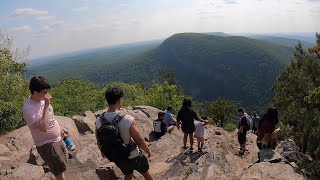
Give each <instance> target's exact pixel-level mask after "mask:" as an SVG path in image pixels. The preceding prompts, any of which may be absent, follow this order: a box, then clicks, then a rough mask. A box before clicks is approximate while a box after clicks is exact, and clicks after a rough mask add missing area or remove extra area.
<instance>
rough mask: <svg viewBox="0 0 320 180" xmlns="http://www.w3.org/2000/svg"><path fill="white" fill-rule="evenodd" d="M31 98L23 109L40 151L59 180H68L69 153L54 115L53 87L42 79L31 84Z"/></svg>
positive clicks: (36, 78) (32, 80) (62, 132)
mask: <svg viewBox="0 0 320 180" xmlns="http://www.w3.org/2000/svg"><path fill="white" fill-rule="evenodd" d="M29 89H30V92H31V96H29V98H28V99H27V101H26V102H25V103H24V105H23V118H24V120H25V121H26V123H27V125H28V127H29V129H30V132H31V135H32V138H33V141H34V143H35V145H36V148H37V151H38V153H39V155H40V157H41V158H42V159H43V160H44V162H45V163H46V164H47V165H48V166H49V168H50V171H51V172H52V173H53V174H54V176H55V178H56V179H57V180H64V179H66V178H65V175H64V172H65V171H66V169H67V150H66V148H65V144H64V142H63V140H62V137H64V131H63V130H62V128H61V126H60V125H59V122H58V121H57V120H56V118H55V116H54V114H53V108H52V106H51V101H52V97H51V96H50V95H49V93H48V91H49V90H50V85H49V84H48V81H47V79H45V78H44V77H41V76H38V77H33V78H32V79H31V80H30V84H29Z"/></svg>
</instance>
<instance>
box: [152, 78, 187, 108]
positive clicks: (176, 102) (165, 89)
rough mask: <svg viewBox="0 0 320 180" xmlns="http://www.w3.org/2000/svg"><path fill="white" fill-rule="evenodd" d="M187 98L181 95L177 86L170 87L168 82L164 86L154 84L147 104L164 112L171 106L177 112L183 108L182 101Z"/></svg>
mask: <svg viewBox="0 0 320 180" xmlns="http://www.w3.org/2000/svg"><path fill="white" fill-rule="evenodd" d="M186 97H187V96H185V95H183V94H180V92H179V90H178V87H177V86H176V85H169V83H168V82H164V83H163V84H159V83H153V84H152V86H151V88H150V89H149V91H148V93H147V101H146V104H147V105H150V106H153V107H156V108H159V109H162V110H164V109H166V108H167V107H168V105H171V106H172V107H173V108H174V109H176V110H177V109H179V108H180V107H181V104H182V101H183V99H184V98H186ZM189 98H190V97H189Z"/></svg>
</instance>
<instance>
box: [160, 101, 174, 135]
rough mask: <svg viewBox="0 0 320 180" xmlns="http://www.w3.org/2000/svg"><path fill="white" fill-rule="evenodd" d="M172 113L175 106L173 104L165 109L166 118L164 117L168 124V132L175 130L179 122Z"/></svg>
mask: <svg viewBox="0 0 320 180" xmlns="http://www.w3.org/2000/svg"><path fill="white" fill-rule="evenodd" d="M172 113H173V107H172V106H168V108H167V110H166V111H165V115H164V119H163V122H164V123H165V124H166V126H167V132H168V133H171V132H172V131H173V130H174V127H175V126H176V124H177V121H176V120H175V118H174V117H173V115H172Z"/></svg>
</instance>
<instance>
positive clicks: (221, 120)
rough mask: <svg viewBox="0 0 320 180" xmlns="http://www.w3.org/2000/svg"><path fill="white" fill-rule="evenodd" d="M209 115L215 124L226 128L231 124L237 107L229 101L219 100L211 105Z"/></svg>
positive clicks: (208, 110)
mask: <svg viewBox="0 0 320 180" xmlns="http://www.w3.org/2000/svg"><path fill="white" fill-rule="evenodd" d="M207 112H208V115H209V116H210V117H211V118H213V120H214V121H215V124H217V125H218V126H220V127H224V125H225V124H228V123H229V122H230V119H231V117H232V116H233V115H234V112H235V105H234V104H233V103H232V102H231V101H228V100H224V99H222V98H218V99H217V100H216V101H214V102H213V103H212V104H209V106H208V109H207Z"/></svg>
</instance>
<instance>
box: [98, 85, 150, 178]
mask: <svg viewBox="0 0 320 180" xmlns="http://www.w3.org/2000/svg"><path fill="white" fill-rule="evenodd" d="M123 95H124V94H123V91H122V90H121V89H120V88H117V87H110V88H109V89H108V90H107V91H106V93H105V98H106V100H107V102H108V104H109V108H108V110H107V111H105V112H104V113H102V114H101V115H100V116H99V117H98V118H97V121H96V138H97V145H98V147H99V149H100V151H101V153H102V155H103V156H104V157H106V158H108V159H109V160H110V161H111V162H114V163H115V164H116V166H117V167H118V168H119V169H120V170H121V172H122V173H123V174H124V175H125V178H124V179H125V180H131V179H132V176H133V171H134V170H136V171H138V172H139V173H140V174H142V175H143V177H144V178H145V179H147V180H152V179H153V178H152V176H151V174H150V172H149V163H148V159H147V158H146V157H145V156H144V155H143V154H142V152H141V151H140V149H142V150H143V151H144V152H145V153H147V154H148V157H150V156H151V151H150V149H149V147H148V145H147V144H146V142H145V140H144V138H143V137H142V135H141V134H140V131H139V129H138V126H137V123H136V121H135V119H134V117H132V116H130V115H128V114H123V113H122V112H121V111H119V110H120V108H121V107H122V105H123V98H122V97H123ZM110 136H112V138H109V137H110ZM110 146H111V147H110Z"/></svg>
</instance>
